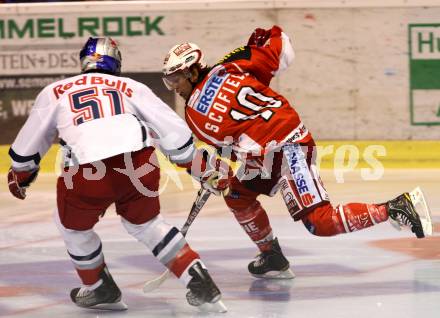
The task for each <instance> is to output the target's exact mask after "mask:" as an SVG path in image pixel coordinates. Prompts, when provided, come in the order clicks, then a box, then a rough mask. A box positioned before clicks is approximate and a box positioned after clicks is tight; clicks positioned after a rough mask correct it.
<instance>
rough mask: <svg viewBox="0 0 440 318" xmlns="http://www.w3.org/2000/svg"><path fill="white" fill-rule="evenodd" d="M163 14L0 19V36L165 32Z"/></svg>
mask: <svg viewBox="0 0 440 318" xmlns="http://www.w3.org/2000/svg"><path fill="white" fill-rule="evenodd" d="M163 18H164V17H163V16H156V17H150V16H127V17H122V16H110V17H108V16H105V17H78V18H77V19H76V20H73V21H70V19H69V22H67V21H66V19H65V18H61V17H60V18H29V19H26V20H22V19H20V20H19V21H17V20H16V19H0V39H21V38H30V39H32V38H73V37H84V36H145V35H146V36H148V35H152V34H157V35H164V32H163V30H162V29H161V27H160V23H161V21H162V19H163Z"/></svg>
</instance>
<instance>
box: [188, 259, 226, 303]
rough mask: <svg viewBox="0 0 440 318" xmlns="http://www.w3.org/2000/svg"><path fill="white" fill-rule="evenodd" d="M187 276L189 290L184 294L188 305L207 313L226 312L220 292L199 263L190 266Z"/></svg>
mask: <svg viewBox="0 0 440 318" xmlns="http://www.w3.org/2000/svg"><path fill="white" fill-rule="evenodd" d="M188 274H189V275H190V276H191V277H192V278H191V280H190V282H189V283H188V285H187V286H186V287H187V288H188V289H189V291H188V292H187V293H186V300H187V301H188V303H189V304H190V305H192V306H196V307H198V308H199V309H200V310H201V311H207V312H226V311H227V308H226V306H225V305H224V304H223V302H222V301H221V293H220V290H219V289H218V287H217V285H216V284H215V283H214V281H213V280H212V278H211V276H209V273H208V271H207V270H206V269H205V268H203V267H202V265H201V264H200V263H199V262H197V263H195V264H194V265H193V266H191V268H190V269H189V270H188Z"/></svg>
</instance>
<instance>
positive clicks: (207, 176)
mask: <svg viewBox="0 0 440 318" xmlns="http://www.w3.org/2000/svg"><path fill="white" fill-rule="evenodd" d="M178 166H180V167H182V168H186V170H187V171H188V173H189V174H190V175H191V176H193V177H194V178H195V179H196V180H198V181H199V182H200V184H201V186H202V188H204V189H206V190H208V191H210V192H212V193H213V194H215V195H220V194H221V193H223V192H224V191H225V190H226V189H227V188H228V185H229V181H228V180H229V177H231V176H232V175H233V171H232V169H231V167H230V166H229V165H228V164H227V163H226V162H225V161H222V160H220V159H217V158H216V157H215V155H213V154H210V153H209V152H208V151H207V150H205V149H198V150H197V151H196V154H195V155H194V158H193V160H192V161H191V162H189V163H186V164H178Z"/></svg>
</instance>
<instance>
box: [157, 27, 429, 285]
mask: <svg viewBox="0 0 440 318" xmlns="http://www.w3.org/2000/svg"><path fill="white" fill-rule="evenodd" d="M293 58H294V51H293V48H292V46H291V43H290V39H289V38H288V37H287V35H286V34H285V33H284V32H282V30H281V28H280V27H278V26H273V27H272V28H271V29H269V30H264V29H260V28H258V29H256V30H255V31H254V32H253V33H252V35H251V37H250V39H249V41H248V43H247V45H246V46H243V47H240V48H237V49H235V50H233V51H232V52H230V53H229V54H227V55H226V56H225V57H224V58H223V59H221V60H220V61H219V62H218V63H217V64H216V65H214V66H213V67H208V66H207V65H206V63H205V60H204V56H203V52H202V51H201V50H200V48H199V47H198V46H197V45H196V44H194V43H182V44H179V45H176V46H174V47H173V48H171V50H170V51H169V52H168V54H167V56H166V57H165V60H164V66H163V73H164V77H163V80H164V83H165V85H166V86H167V87H168V89H170V90H175V92H176V93H178V94H179V95H180V96H181V97H182V98H184V99H185V101H186V107H185V119H186V122H187V123H188V125H189V127H190V128H191V130H192V131H193V133H194V134H195V136H197V138H199V139H200V140H202V141H203V142H206V143H208V144H210V145H212V146H214V147H216V148H217V149H218V151H219V152H220V153H221V155H223V156H227V157H230V158H231V159H232V160H240V161H241V162H243V165H242V169H239V172H241V173H238V174H237V175H236V176H234V177H233V178H231V179H230V181H229V189H230V191H229V194H228V195H226V196H225V197H224V199H225V201H226V204H227V206H228V207H229V209H230V210H231V212H232V213H233V214H234V216H235V218H236V219H237V221H238V223H239V224H240V225H241V226H242V228H243V229H244V230H245V232H246V233H247V234H248V235H249V237H250V238H251V240H252V241H253V242H254V243H255V244H256V245H257V246H258V248H259V250H260V251H261V253H260V254H259V255H258V256H257V259H256V260H254V261H252V262H251V263H250V264H249V266H248V269H249V272H250V273H251V274H252V275H254V276H256V277H269V278H270V277H276V278H292V277H293V273H292V272H291V271H290V269H289V262H288V260H287V259H286V258H285V257H284V255H283V254H282V251H281V248H280V246H279V244H278V241H277V239H276V238H275V237H274V235H273V232H272V229H271V226H270V223H269V218H268V216H267V214H266V211H265V210H264V209H263V207H262V206H261V204H260V202H259V201H258V200H257V197H258V196H259V195H260V194H264V195H269V196H273V195H274V194H275V193H276V192H277V191H281V194H282V197H283V198H284V201H285V203H286V205H287V208H288V211H289V213H290V215H291V216H292V218H293V219H294V220H295V221H302V222H303V223H304V225H305V226H306V228H307V229H308V230H309V231H310V232H311V233H312V234H314V235H318V236H333V235H337V234H340V233H349V232H353V231H357V230H361V229H364V228H367V227H370V226H373V225H375V224H378V223H381V222H384V221H386V220H388V219H390V221H393V222H394V223H395V224H396V226H399V227H400V226H408V227H410V228H411V230H412V231H413V232H414V233H415V234H416V236H417V237H419V238H421V237H424V236H425V235H426V234H429V232H430V228H431V225H430V224H427V225H426V226H425V227H424V226H423V225H422V223H421V220H420V217H419V215H418V213H417V212H416V210H415V208H414V205H413V203H412V201H411V200H410V198H409V196H408V193H405V194H402V195H400V196H398V197H397V198H396V199H393V200H390V201H388V202H386V203H382V204H365V203H348V204H343V205H337V206H333V205H332V204H331V203H330V200H329V197H328V194H327V192H326V190H325V188H324V186H323V184H322V182H321V180H320V177H319V174H318V171H317V168H316V166H315V156H316V152H315V149H316V147H315V142H314V140H313V138H312V135H311V134H310V132H309V131H308V129H307V128H306V126H305V125H304V124H303V123H302V122H301V119H300V117H299V115H298V114H297V112H296V111H295V109H294V108H293V107H292V105H290V104H289V102H288V101H287V100H286V99H285V98H284V97H283V96H282V95H280V94H279V93H278V92H276V91H274V90H273V89H271V88H270V87H269V84H270V81H271V79H272V78H273V77H274V76H276V75H277V74H278V73H280V72H282V71H283V70H284V69H286V68H287V67H288V65H289V64H290V63H291V62H292V60H293ZM425 232H426V233H425Z"/></svg>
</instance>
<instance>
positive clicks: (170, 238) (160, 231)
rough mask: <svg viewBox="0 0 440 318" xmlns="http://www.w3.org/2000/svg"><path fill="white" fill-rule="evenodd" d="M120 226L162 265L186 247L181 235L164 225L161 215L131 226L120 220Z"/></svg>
mask: <svg viewBox="0 0 440 318" xmlns="http://www.w3.org/2000/svg"><path fill="white" fill-rule="evenodd" d="M122 224H123V225H124V227H125V229H126V230H127V232H128V233H129V234H130V235H132V236H133V237H135V238H136V239H137V240H138V241H139V242H141V243H143V244H144V245H145V246H147V247H148V249H149V250H150V251H151V252H152V253H153V255H154V256H155V257H157V258H158V260H159V261H160V262H161V263H162V264H164V265H166V264H168V263H169V262H171V261H172V260H173V259H174V258H175V257H176V256H177V254H178V253H179V251H180V250H181V249H182V248H183V247H184V246H185V245H186V240H185V238H184V237H183V235H182V233H180V231H179V230H178V229H177V228H176V227H174V226H171V225H170V224H168V223H166V222H165V220H164V219H163V217H162V216H161V215H158V216H156V217H154V218H153V219H151V220H150V221H148V222H145V223H143V224H133V223H130V222H128V221H127V220H126V219H124V218H122Z"/></svg>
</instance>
